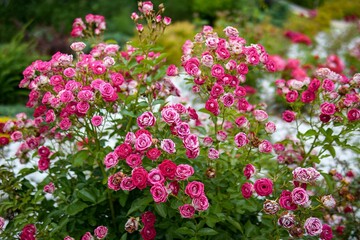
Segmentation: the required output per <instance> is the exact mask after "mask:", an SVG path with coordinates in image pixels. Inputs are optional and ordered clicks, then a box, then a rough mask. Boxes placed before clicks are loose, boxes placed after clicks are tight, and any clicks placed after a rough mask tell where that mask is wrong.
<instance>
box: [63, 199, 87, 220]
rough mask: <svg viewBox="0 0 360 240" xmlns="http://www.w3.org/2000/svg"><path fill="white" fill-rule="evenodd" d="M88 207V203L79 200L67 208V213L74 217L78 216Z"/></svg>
mask: <svg viewBox="0 0 360 240" xmlns="http://www.w3.org/2000/svg"><path fill="white" fill-rule="evenodd" d="M87 207H88V205H87V204H86V203H84V202H81V201H80V200H78V199H77V200H75V201H74V202H73V203H71V204H70V205H68V206H67V207H66V209H65V212H66V213H67V214H69V215H71V216H72V215H76V214H78V213H79V212H81V211H82V210H84V209H85V208H87Z"/></svg>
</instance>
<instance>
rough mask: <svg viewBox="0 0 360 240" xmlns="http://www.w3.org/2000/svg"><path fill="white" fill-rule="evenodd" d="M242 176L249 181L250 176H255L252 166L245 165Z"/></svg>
mask: <svg viewBox="0 0 360 240" xmlns="http://www.w3.org/2000/svg"><path fill="white" fill-rule="evenodd" d="M243 172H244V176H245V177H246V179H250V178H251V177H252V176H254V175H255V174H256V169H255V166H254V165H252V164H247V165H246V166H245V167H244V170H243Z"/></svg>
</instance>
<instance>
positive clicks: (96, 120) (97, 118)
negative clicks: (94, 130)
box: [91, 115, 103, 127]
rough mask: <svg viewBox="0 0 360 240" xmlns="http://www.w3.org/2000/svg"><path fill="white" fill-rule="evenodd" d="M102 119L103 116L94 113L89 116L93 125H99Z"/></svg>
mask: <svg viewBox="0 0 360 240" xmlns="http://www.w3.org/2000/svg"><path fill="white" fill-rule="evenodd" d="M102 121H103V118H102V116H99V115H95V116H93V117H92V118H91V123H92V125H94V126H95V127H98V126H100V125H101V123H102Z"/></svg>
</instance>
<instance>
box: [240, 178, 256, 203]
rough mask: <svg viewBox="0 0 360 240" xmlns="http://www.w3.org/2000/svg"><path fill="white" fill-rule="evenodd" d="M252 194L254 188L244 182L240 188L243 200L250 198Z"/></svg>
mask: <svg viewBox="0 0 360 240" xmlns="http://www.w3.org/2000/svg"><path fill="white" fill-rule="evenodd" d="M253 192H254V186H253V185H252V184H251V183H249V182H246V183H244V184H243V185H242V186H241V194H242V195H243V197H244V198H246V199H247V198H250V197H251V196H252V194H253Z"/></svg>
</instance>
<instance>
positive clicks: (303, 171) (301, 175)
mask: <svg viewBox="0 0 360 240" xmlns="http://www.w3.org/2000/svg"><path fill="white" fill-rule="evenodd" d="M292 174H293V179H294V181H297V182H301V183H312V182H314V181H315V180H316V179H317V178H318V177H320V173H319V172H318V171H316V169H314V168H312V167H309V168H301V167H297V168H295V169H294V170H293V172H292Z"/></svg>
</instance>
